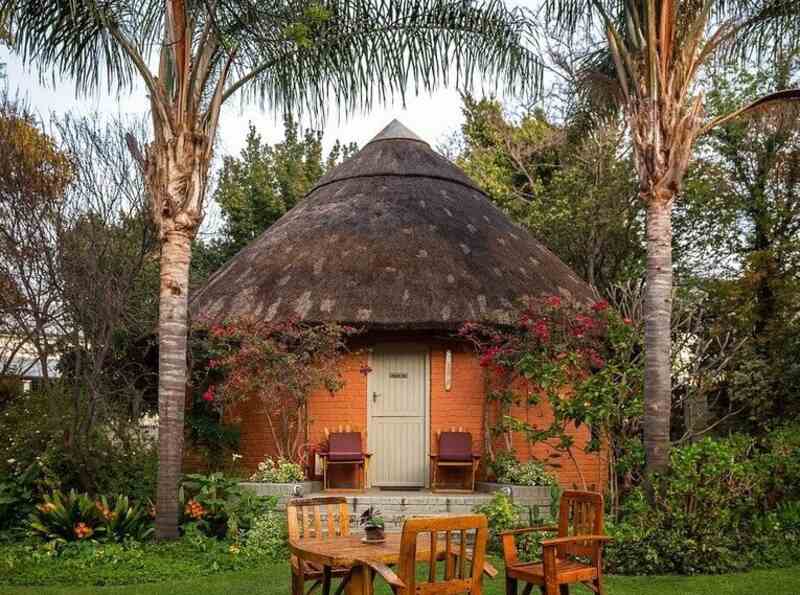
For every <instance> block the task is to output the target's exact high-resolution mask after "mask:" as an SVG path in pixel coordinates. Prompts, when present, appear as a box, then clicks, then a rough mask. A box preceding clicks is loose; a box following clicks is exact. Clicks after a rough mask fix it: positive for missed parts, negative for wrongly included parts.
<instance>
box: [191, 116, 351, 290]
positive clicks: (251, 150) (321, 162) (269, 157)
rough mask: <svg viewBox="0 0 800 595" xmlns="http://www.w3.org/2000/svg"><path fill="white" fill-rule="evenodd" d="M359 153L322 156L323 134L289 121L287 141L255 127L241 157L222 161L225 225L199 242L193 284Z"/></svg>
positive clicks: (336, 151) (342, 150)
mask: <svg viewBox="0 0 800 595" xmlns="http://www.w3.org/2000/svg"><path fill="white" fill-rule="evenodd" d="M355 150H356V146H355V144H353V143H351V144H349V145H342V144H341V143H339V141H336V142H335V143H334V145H333V147H332V148H331V150H330V152H329V153H328V155H327V157H325V158H323V155H322V132H321V131H315V130H311V129H307V130H301V129H300V126H299V125H298V123H297V122H296V121H295V120H294V119H293V118H292V117H291V116H286V117H285V118H284V140H283V141H281V142H279V143H276V144H274V145H269V144H268V143H265V142H264V140H263V139H262V137H261V135H260V134H259V133H258V132H256V129H255V127H254V126H253V125H252V124H251V125H250V130H249V132H248V134H247V138H246V139H245V146H244V148H243V149H242V151H241V154H240V156H239V157H233V156H226V157H225V158H224V159H223V161H222V169H221V170H220V173H219V178H218V181H217V187H216V190H215V191H214V196H213V199H214V202H216V203H217V205H219V208H220V210H221V212H222V217H223V221H224V224H223V226H222V228H221V229H220V230H219V231H218V232H217V235H216V237H215V238H214V239H212V240H211V241H207V242H203V243H201V242H198V244H199V245H197V246H196V250H195V259H194V260H193V265H192V268H193V272H194V275H193V283H199V282H202V281H203V280H205V279H206V278H207V277H208V275H210V274H211V273H213V272H214V271H215V270H216V269H217V268H219V267H220V266H222V265H223V264H224V263H225V262H226V261H228V260H229V259H230V258H231V257H232V256H233V255H234V254H236V253H237V252H238V251H239V250H241V249H242V248H244V247H245V246H246V245H247V244H249V243H250V242H251V241H253V240H254V239H256V238H257V237H258V236H259V235H260V234H261V233H262V232H264V231H265V230H266V229H267V228H268V227H269V226H270V225H272V224H273V223H274V222H275V221H277V220H278V219H279V218H280V217H281V216H283V214H284V213H285V212H286V211H288V210H289V209H291V208H292V207H293V206H294V205H295V204H297V202H298V201H299V200H300V199H301V198H303V196H305V195H306V193H308V191H310V190H311V188H312V187H313V186H314V184H316V182H317V180H319V178H321V177H322V176H323V175H324V174H325V172H326V171H328V170H329V169H331V168H332V167H335V166H336V165H337V164H338V163H339V162H340V161H341V160H342V159H346V158H347V157H348V156H350V155H351V154H352V153H353V152H354V151H355Z"/></svg>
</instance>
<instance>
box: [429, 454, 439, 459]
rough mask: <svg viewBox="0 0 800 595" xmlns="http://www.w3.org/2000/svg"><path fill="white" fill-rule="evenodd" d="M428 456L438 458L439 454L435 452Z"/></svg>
mask: <svg viewBox="0 0 800 595" xmlns="http://www.w3.org/2000/svg"><path fill="white" fill-rule="evenodd" d="M428 456H429V457H430V458H432V459H438V458H439V455H438V454H436V455H435V454H429V455H428Z"/></svg>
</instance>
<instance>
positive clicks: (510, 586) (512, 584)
mask: <svg viewBox="0 0 800 595" xmlns="http://www.w3.org/2000/svg"><path fill="white" fill-rule="evenodd" d="M506 595H517V579H515V578H512V577H510V576H507V577H506Z"/></svg>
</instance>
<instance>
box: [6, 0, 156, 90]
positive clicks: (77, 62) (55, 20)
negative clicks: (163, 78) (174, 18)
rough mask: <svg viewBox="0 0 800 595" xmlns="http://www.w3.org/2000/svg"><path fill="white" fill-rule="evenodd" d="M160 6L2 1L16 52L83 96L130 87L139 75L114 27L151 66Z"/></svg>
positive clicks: (151, 1)
mask: <svg viewBox="0 0 800 595" xmlns="http://www.w3.org/2000/svg"><path fill="white" fill-rule="evenodd" d="M163 8H164V6H163V2H161V1H159V0H139V1H128V0H117V1H114V0H110V1H105V2H98V1H95V0H51V1H48V2H41V1H37V0H0V13H7V14H9V15H10V17H9V29H10V31H11V33H12V35H13V47H14V49H15V50H16V51H18V52H19V53H20V55H21V56H22V58H23V60H24V61H26V62H36V63H37V64H38V65H39V66H40V68H41V70H40V72H41V73H42V75H44V76H46V75H48V74H49V75H51V76H53V78H54V79H55V76H56V74H65V75H68V76H70V77H72V78H74V79H75V83H76V88H77V90H78V91H79V92H92V91H94V90H95V89H97V87H98V86H100V85H102V84H106V85H107V86H108V88H109V89H115V90H122V89H127V88H130V87H131V84H132V83H133V81H134V79H135V75H136V67H135V65H134V64H132V62H131V60H130V59H129V56H128V55H127V53H126V52H125V50H124V49H123V48H122V47H121V46H120V44H119V43H118V41H117V40H115V39H114V36H113V35H112V32H111V30H110V29H111V27H116V28H117V29H118V30H119V31H120V32H121V34H122V35H124V36H125V38H126V39H128V40H130V43H131V45H132V46H133V47H136V48H137V50H138V52H139V53H140V54H141V55H142V57H143V61H145V62H147V61H148V60H149V58H150V57H151V55H152V52H153V50H154V48H155V47H156V44H157V42H158V41H160V32H161V30H162V27H163V24H162V20H163Z"/></svg>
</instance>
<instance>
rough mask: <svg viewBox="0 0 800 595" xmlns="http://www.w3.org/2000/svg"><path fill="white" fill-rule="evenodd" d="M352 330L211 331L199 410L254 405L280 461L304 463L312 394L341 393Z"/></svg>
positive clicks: (299, 325)
mask: <svg viewBox="0 0 800 595" xmlns="http://www.w3.org/2000/svg"><path fill="white" fill-rule="evenodd" d="M354 332H355V329H353V328H352V327H346V326H341V325H337V324H323V325H312V324H307V323H303V322H300V321H297V320H289V321H285V322H279V323H272V322H267V321H264V320H263V319H239V320H237V321H233V322H229V323H226V324H212V325H210V326H209V327H208V329H207V334H206V343H207V344H206V346H205V347H206V349H205V352H206V354H207V356H208V360H207V362H206V363H207V365H206V367H205V373H206V377H205V378H202V379H198V378H195V383H196V384H197V385H198V386H199V387H201V390H200V394H199V398H198V401H199V405H200V406H201V407H205V408H207V409H211V410H216V411H221V408H222V405H223V404H224V403H236V402H241V401H245V400H251V399H255V400H256V402H257V403H258V404H259V405H260V406H261V409H262V411H263V412H264V414H265V417H266V419H267V425H268V430H269V432H270V433H271V435H272V439H273V442H274V444H275V445H276V448H277V450H278V456H279V457H280V458H281V459H286V460H289V461H292V462H295V463H302V462H303V459H304V457H305V455H306V446H307V442H308V437H307V434H306V432H307V427H306V422H307V407H306V401H307V399H308V396H309V395H310V394H311V393H312V391H314V390H316V389H319V388H326V389H327V390H329V391H330V392H331V393H334V392H336V391H337V390H339V388H341V385H342V380H341V377H340V375H339V364H340V361H341V358H342V355H343V354H344V353H345V351H346V345H345V338H346V337H347V336H348V335H350V334H352V333H354Z"/></svg>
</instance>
